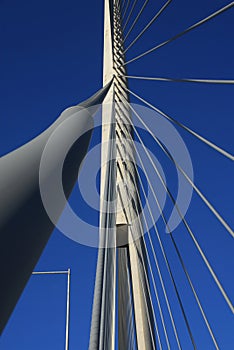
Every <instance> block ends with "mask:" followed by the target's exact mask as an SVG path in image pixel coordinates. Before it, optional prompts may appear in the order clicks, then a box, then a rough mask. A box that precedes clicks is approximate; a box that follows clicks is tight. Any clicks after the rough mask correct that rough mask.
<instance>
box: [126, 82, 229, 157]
mask: <svg viewBox="0 0 234 350" xmlns="http://www.w3.org/2000/svg"><path fill="white" fill-rule="evenodd" d="M126 90H127V91H128V92H129V93H130V94H132V95H133V96H134V97H136V98H137V99H138V100H139V101H141V102H143V103H144V104H146V105H147V106H149V107H150V108H152V109H153V110H155V111H156V112H158V113H159V114H160V115H161V116H163V117H165V118H166V119H168V120H170V121H171V122H172V123H174V124H176V125H178V126H180V127H181V128H182V129H184V130H186V131H187V132H189V133H190V134H191V135H193V136H195V137H196V138H197V139H199V140H200V141H202V142H204V143H205V144H206V145H208V146H209V147H211V148H213V149H214V150H216V151H217V152H219V153H220V154H222V155H223V156H225V157H226V158H228V159H230V160H232V161H234V156H233V155H232V154H230V153H228V152H227V151H225V150H224V149H222V148H221V147H219V146H217V145H216V144H214V143H213V142H211V141H209V140H207V139H206V138H205V137H203V136H201V135H199V134H198V133H196V132H195V131H193V130H192V129H190V128H189V127H187V126H186V125H184V124H182V123H180V122H179V121H177V120H176V119H174V118H173V117H171V116H169V115H168V114H166V113H164V112H163V111H161V110H160V109H158V108H157V107H155V106H153V105H152V104H151V103H149V102H147V101H146V100H145V99H143V98H142V97H140V96H139V95H137V94H136V93H134V92H133V91H131V90H129V89H128V88H126Z"/></svg>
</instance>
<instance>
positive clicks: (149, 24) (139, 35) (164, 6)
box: [124, 0, 172, 54]
mask: <svg viewBox="0 0 234 350" xmlns="http://www.w3.org/2000/svg"><path fill="white" fill-rule="evenodd" d="M171 2H172V0H168V1H167V2H166V3H165V4H164V5H163V6H162V7H161V8H160V10H159V11H158V12H157V13H156V15H155V16H154V17H153V18H152V19H151V20H150V21H149V23H148V24H147V25H146V26H145V27H144V28H143V29H142V31H141V32H140V33H139V34H138V35H137V37H136V38H135V39H134V40H133V41H132V42H131V43H130V44H129V45H128V47H127V48H126V49H125V50H124V54H125V53H126V52H127V51H128V50H129V49H130V48H131V47H132V46H133V45H134V44H135V43H136V42H137V41H138V40H139V39H140V38H141V37H142V35H143V34H144V33H145V32H146V30H147V29H149V27H150V26H151V25H152V24H153V23H154V22H155V21H156V19H157V18H158V17H159V16H160V15H161V13H162V12H163V11H164V10H165V9H166V8H167V6H168V5H169V4H170V3H171Z"/></svg>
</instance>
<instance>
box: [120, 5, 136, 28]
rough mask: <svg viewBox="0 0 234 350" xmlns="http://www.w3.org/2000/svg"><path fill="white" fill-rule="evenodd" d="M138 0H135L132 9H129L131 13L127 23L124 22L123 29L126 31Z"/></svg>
mask: <svg viewBox="0 0 234 350" xmlns="http://www.w3.org/2000/svg"><path fill="white" fill-rule="evenodd" d="M137 1H138V0H135V1H134V3H133V5H132V7H131V10H130V11H129V15H128V17H127V19H126V21H125V23H124V26H123V29H122V31H124V30H125V28H126V27H127V25H128V22H129V20H130V18H131V15H132V13H133V11H134V9H135V7H136V4H137Z"/></svg>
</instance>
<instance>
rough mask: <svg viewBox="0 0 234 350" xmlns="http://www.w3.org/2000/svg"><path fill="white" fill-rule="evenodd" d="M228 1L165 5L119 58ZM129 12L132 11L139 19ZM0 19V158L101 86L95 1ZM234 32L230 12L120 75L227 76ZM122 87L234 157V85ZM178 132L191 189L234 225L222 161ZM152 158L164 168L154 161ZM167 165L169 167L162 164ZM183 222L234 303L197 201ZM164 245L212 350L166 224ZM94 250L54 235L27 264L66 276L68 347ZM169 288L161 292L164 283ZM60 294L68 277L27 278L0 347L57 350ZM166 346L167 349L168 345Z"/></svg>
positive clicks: (218, 245)
mask: <svg viewBox="0 0 234 350" xmlns="http://www.w3.org/2000/svg"><path fill="white" fill-rule="evenodd" d="M142 2H143V1H139V3H142ZM163 3H164V2H163V1H161V0H160V1H153V0H150V1H149V5H148V7H147V8H146V10H145V13H144V15H143V16H142V19H141V21H140V22H139V25H138V27H137V29H136V30H134V31H133V32H132V35H131V37H129V42H130V41H131V40H132V39H133V38H134V37H135V36H136V35H137V34H138V32H139V31H140V29H141V28H143V26H144V24H146V23H147V22H148V20H149V19H151V17H152V16H153V14H154V13H156V11H157V9H159V8H160V6H162V4H163ZM226 4H228V1H224V0H196V1H195V0H190V1H186V0H174V1H172V4H171V5H170V6H169V7H168V8H167V10H166V11H165V12H164V14H163V15H162V16H161V17H160V18H159V19H158V21H157V22H155V24H154V25H153V26H152V27H151V29H150V30H149V31H148V32H147V34H145V36H144V38H142V39H141V40H139V42H138V43H137V44H136V45H134V47H132V49H131V50H129V52H128V55H127V58H128V59H130V58H132V57H134V56H135V55H137V54H139V53H141V52H143V51H144V50H147V49H148V48H151V47H152V46H153V45H154V44H155V45H156V44H157V43H160V42H161V41H164V40H166V39H168V38H169V37H171V36H172V35H174V34H176V33H178V32H180V31H181V30H183V29H185V28H186V27H188V26H189V25H191V24H193V23H195V22H196V21H198V20H200V19H202V18H204V17H205V16H207V15H209V14H210V13H212V12H214V11H216V10H217V9H219V8H221V7H222V6H224V5H226ZM137 9H139V6H138V7H137V8H136V12H137ZM136 12H135V14H136ZM0 23H1V24H0V26H1V30H0V32H1V40H0V43H1V56H0V75H1V82H0V98H1V127H0V152H1V155H4V154H6V153H8V152H10V151H11V150H13V149H15V148H17V147H19V146H20V145H22V144H24V143H25V142H27V141H29V140H30V139H32V138H33V137H35V136H36V135H38V134H39V133H40V132H42V131H43V130H44V129H46V128H47V127H48V126H49V125H50V124H51V123H52V122H53V121H54V120H55V119H56V118H57V117H58V115H59V114H60V113H61V111H62V110H64V109H65V108H66V107H68V106H71V105H74V104H76V103H78V102H80V101H82V100H83V99H85V98H87V97H89V96H90V95H91V94H92V93H94V92H95V91H96V90H97V89H99V88H100V87H101V84H102V46H103V1H102V0H101V1H97V0H90V1H74V0H70V1H67V2H64V1H60V0H57V1H54V0H51V1H44V0H41V1H40V2H35V1H28V0H25V1H24V2H19V1H15V0H12V1H11V2H9V1H6V0H2V1H1V2H0ZM233 33H234V10H233V9H232V10H230V11H228V12H227V13H224V14H222V15H220V16H219V17H218V18H215V19H214V20H212V21H211V22H209V23H207V24H205V25H203V26H202V27H200V28H198V29H196V30H195V31H193V32H191V33H189V34H186V36H184V37H182V38H180V39H178V40H176V41H175V42H173V43H171V44H169V45H167V46H165V47H164V48H161V49H160V50H158V51H157V52H155V53H153V54H150V55H149V56H146V57H145V58H144V59H141V60H139V61H137V62H134V63H132V64H130V65H129V67H128V73H129V74H131V75H145V76H168V77H175V78H183V77H185V78H217V79H228V78H229V79H234V67H233V57H234V48H233V40H234V39H233ZM130 87H131V88H132V89H133V90H134V91H135V92H137V93H138V94H140V95H141V96H142V97H145V98H146V99H148V100H149V101H150V102H152V103H154V104H155V105H156V106H158V107H159V108H161V109H162V110H164V111H165V112H167V113H169V114H170V115H172V116H173V117H175V118H177V119H178V120H180V121H181V122H183V123H185V124H186V125H188V126H190V127H191V128H192V129H193V130H196V131H198V132H200V134H202V135H204V136H206V137H207V138H208V139H210V140H212V141H213V142H215V143H217V144H218V145H220V146H221V147H223V148H224V149H226V150H228V151H229V152H233V123H234V122H233V116H234V104H233V100H234V86H221V85H216V86H210V85H200V84H182V83H165V82H162V83H159V82H142V81H135V80H134V81H130ZM133 101H134V102H136V101H135V100H133ZM181 136H182V137H183V138H184V140H185V142H186V144H187V146H188V148H189V150H190V154H191V158H192V161H193V166H194V172H195V181H196V183H197V184H198V185H199V187H200V188H201V189H202V190H203V191H204V192H205V194H206V195H207V197H208V198H209V199H210V200H211V202H212V203H213V204H214V206H215V207H216V208H217V209H218V210H219V211H220V213H221V214H223V216H224V217H225V218H226V220H227V222H229V223H230V224H232V226H233V223H234V220H233V168H232V165H231V162H230V161H229V160H226V159H225V158H224V157H222V156H220V155H218V154H216V153H215V151H212V150H210V149H208V148H207V147H206V146H204V145H202V144H201V143H200V142H199V141H196V140H194V139H193V138H192V137H191V136H187V135H186V134H185V133H184V132H182V133H181ZM149 142H150V141H149ZM158 157H159V159H160V160H161V158H160V157H161V156H160V155H158ZM162 162H163V160H162ZM161 164H163V163H161ZM162 166H163V165H162ZM165 169H168V170H169V169H170V168H169V165H167V163H166V164H165ZM167 177H169V178H168V179H167V180H168V184H171V185H172V187H173V184H174V182H173V180H170V171H169V174H167ZM170 181H171V182H170ZM19 185H20V179H19ZM77 192H78V191H77V190H76V192H75V193H74V194H73V195H72V198H71V202H72V205H73V207H78V206H80V209H79V210H81V211H83V213H84V214H87V210H88V209H86V208H85V206H82V203H81V201H80V199H79V198H78V196H76V194H78V193H77ZM187 218H188V221H189V223H190V224H191V227H192V228H193V231H194V232H195V233H196V237H197V238H198V240H199V242H200V243H201V245H202V247H203V248H204V250H205V252H206V253H207V255H208V257H209V260H210V262H211V264H212V266H213V267H214V269H215V271H216V272H217V274H218V276H219V277H220V279H221V280H222V282H223V284H224V286H225V288H226V291H227V292H228V294H229V296H230V297H232V301H233V302H234V298H233V291H234V285H233V267H234V266H233V245H232V244H233V243H232V240H231V239H230V237H229V235H228V233H227V232H226V231H225V230H224V229H223V228H222V227H221V225H220V224H219V223H218V221H217V220H216V219H215V218H213V216H212V215H211V214H210V213H209V211H208V210H207V209H206V208H205V206H204V205H203V204H202V203H201V201H200V200H199V199H198V198H197V197H196V196H195V195H194V197H193V201H192V204H191V207H190V209H189V212H188V214H187ZM161 228H162V225H161ZM19 234H20V233H19ZM174 234H175V238H176V240H177V242H178V245H179V246H180V248H181V252H182V254H183V256H184V258H185V261H186V264H187V266H188V269H189V271H190V273H191V276H192V278H193V281H194V284H195V286H196V288H197V290H198V292H199V296H200V298H201V301H202V302H203V304H204V306H205V309H206V311H207V315H208V316H209V319H210V322H211V324H212V326H213V329H214V332H215V334H216V335H217V340H218V341H219V343H220V348H221V349H222V350H229V349H230V350H231V349H233V344H234V338H233V337H234V336H233V326H234V323H233V317H232V315H231V313H230V311H229V309H228V308H227V306H226V304H225V303H224V302H223V300H222V297H221V296H220V293H219V292H218V290H217V288H216V287H215V286H214V284H213V281H212V279H211V278H210V277H209V274H208V273H207V270H206V268H205V267H204V265H203V263H202V262H201V260H200V258H199V256H198V255H197V253H196V250H195V249H194V247H193V245H192V244H191V241H190V239H189V238H188V235H187V233H186V232H185V230H184V229H183V228H182V227H181V226H180V227H179V228H178V229H177V230H176V231H175V233H174ZM162 237H163V239H164V242H165V244H166V246H167V251H168V254H169V256H170V259H171V260H170V261H171V263H172V265H173V267H174V273H175V276H176V278H177V281H178V285H179V289H180V291H181V293H183V295H184V303H185V308H186V311H187V312H188V314H189V320H190V322H191V326H192V329H193V331H194V335H195V340H196V342H197V345H198V349H199V350H200V349H201V350H203V349H204V350H208V349H212V345H211V343H210V339H209V336H208V333H207V332H206V331H205V327H204V323H203V322H202V320H201V317H200V315H199V312H198V310H197V308H196V307H195V306H194V301H193V299H192V297H191V293H190V292H187V289H186V284H185V282H184V278H183V275H182V272H181V270H180V268H179V264H178V261H177V259H176V256H175V254H174V253H173V250H172V247H171V246H170V243H169V240H168V237H167V236H166V233H165V232H164V231H163V228H162ZM19 253H20V252H19ZM96 254H97V251H96V250H95V249H93V248H89V247H85V246H81V245H78V244H77V243H74V242H72V241H70V240H68V239H67V238H66V237H64V236H63V235H62V234H61V233H59V232H58V231H56V230H55V231H54V233H53V235H52V236H51V239H50V241H49V243H48V245H47V247H46V249H45V251H44V253H43V255H42V257H41V259H40V261H39V262H38V265H37V267H36V270H60V269H67V268H68V267H70V268H71V271H72V278H71V327H70V349H72V350H73V349H79V350H85V349H87V348H88V339H89V327H90V320H91V309H92V295H93V288H94V278H95V264H96ZM1 268H7V267H1ZM164 272H165V270H164ZM167 283H168V285H169V282H168V281H167ZM65 298H66V278H65V276H54V277H48V276H32V278H31V280H30V281H29V283H28V285H27V287H26V289H25V291H24V293H23V295H22V297H21V299H20V301H19V303H18V305H17V307H16V309H15V311H14V313H13V315H12V317H11V319H10V321H9V323H8V325H7V327H6V329H5V332H4V334H3V336H2V339H1V340H0V348H1V349H2V350H21V349H22V350H29V349H30V350H31V349H33V350H42V349H43V350H51V349H56V350H60V349H61V350H62V349H63V348H64V330H65V306H66V300H65ZM173 298H174V297H173V295H172V304H173V307H174V311H175V315H176V317H177V319H178V324H179V328H180V329H181V338H182V339H183V341H182V344H183V345H184V349H186V350H187V349H188V350H189V349H192V347H191V345H190V343H189V340H188V336H187V334H186V329H185V326H184V323H183V321H182V319H181V316H180V313H179V309H178V307H177V306H176V302H175V299H173ZM172 343H173V342H172ZM173 344H174V343H173ZM172 348H173V349H174V348H176V347H175V345H174V347H172Z"/></svg>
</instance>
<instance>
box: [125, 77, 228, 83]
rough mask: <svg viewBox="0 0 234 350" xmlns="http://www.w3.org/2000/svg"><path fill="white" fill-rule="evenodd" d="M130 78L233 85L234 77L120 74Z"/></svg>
mask: <svg viewBox="0 0 234 350" xmlns="http://www.w3.org/2000/svg"><path fill="white" fill-rule="evenodd" d="M119 77H125V78H129V79H139V80H150V81H169V82H175V83H202V84H225V85H233V84H234V79H233V80H232V79H230V80H229V79H194V78H184V79H180V78H166V77H142V76H136V75H119Z"/></svg>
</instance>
